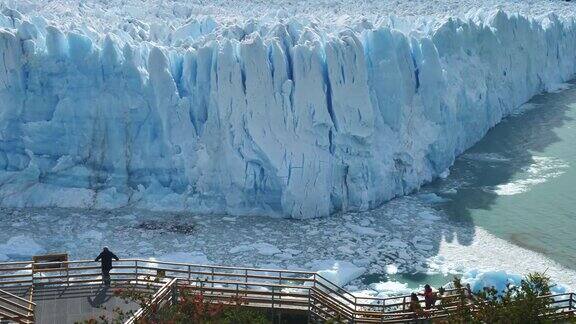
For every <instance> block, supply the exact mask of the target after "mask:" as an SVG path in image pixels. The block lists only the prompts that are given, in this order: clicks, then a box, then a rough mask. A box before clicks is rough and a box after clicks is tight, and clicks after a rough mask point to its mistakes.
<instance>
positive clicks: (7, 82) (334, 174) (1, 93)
mask: <svg viewBox="0 0 576 324" xmlns="http://www.w3.org/2000/svg"><path fill="white" fill-rule="evenodd" d="M30 3H32V2H27V4H30ZM24 7H25V6H24ZM0 26H1V27H2V29H0V53H2V55H0V67H2V68H0V103H1V105H2V107H1V108H2V109H1V110H0V130H1V132H0V203H1V204H2V205H4V206H15V207H24V206H60V207H82V208H105V209H106V208H115V207H121V206H130V207H137V208H144V209H157V210H187V211H192V212H198V213H228V214H238V215H239V214H274V215H282V216H289V217H294V218H308V217H317V216H325V215H328V214H330V213H334V212H339V211H362V210H367V209H370V208H374V207H376V206H378V205H380V204H382V203H383V202H385V201H387V200H389V199H391V198H393V197H396V196H399V195H403V194H406V193H409V192H412V191H413V190H415V189H417V188H419V186H421V185H422V184H423V183H425V182H427V181H430V180H432V179H433V178H434V177H436V176H438V175H440V174H442V173H444V172H445V171H446V169H447V168H448V167H449V166H450V165H451V164H452V163H453V161H454V159H455V157H456V156H457V155H459V154H460V153H462V152H463V151H464V150H465V149H467V148H468V147H470V146H471V145H472V144H474V143H475V142H476V141H478V140H479V139H480V138H482V137H483V135H484V134H485V133H486V132H487V130H488V129H489V128H490V127H492V126H494V125H495V124H496V123H498V122H499V121H500V120H501V119H502V118H503V117H504V116H507V115H508V114H510V113H512V112H513V111H514V110H515V108H517V107H518V106H520V105H521V104H522V103H524V102H526V101H527V100H528V99H529V98H531V97H532V96H533V95H535V94H537V93H540V92H542V91H546V90H551V89H553V88H554V87H556V86H557V85H558V84H559V83H561V82H563V81H566V80H568V79H569V78H571V77H572V76H573V74H574V72H576V22H574V20H573V19H567V18H565V17H564V18H562V19H561V18H560V17H558V16H556V15H554V14H551V15H548V16H545V17H542V18H540V19H538V20H536V19H532V18H526V17H524V16H521V15H508V14H506V13H504V12H503V11H494V12H492V13H489V14H488V13H482V15H477V16H475V18H474V19H470V20H460V19H448V20H446V21H445V22H443V23H442V24H440V25H438V26H437V27H435V28H434V29H431V30H429V31H427V32H425V31H422V30H419V31H414V32H400V31H399V30H397V29H394V28H392V27H391V26H390V25H387V24H381V25H373V24H371V23H368V22H365V23H363V24H361V25H359V26H356V27H355V28H354V29H346V28H342V29H341V30H340V31H338V32H330V31H329V30H327V29H326V28H325V27H320V26H316V24H315V23H313V22H310V23H306V22H299V21H295V20H290V21H288V20H286V21H284V20H277V21H276V22H274V23H271V22H268V23H258V22H254V21H245V22H239V23H237V24H229V23H227V24H222V25H220V24H219V22H218V21H217V20H214V19H211V18H206V17H204V18H202V19H200V20H194V21H190V22H189V23H188V24H185V25H183V26H181V27H180V28H178V29H174V30H170V29H163V27H162V26H161V25H157V24H151V25H148V24H145V23H143V22H141V21H139V20H130V19H128V20H127V21H126V22H125V23H124V25H122V26H123V28H124V29H122V30H120V29H110V30H108V31H97V30H95V29H94V28H91V27H90V26H89V25H86V24H85V23H84V24H78V25H77V26H71V25H66V26H64V25H63V26H60V27H57V26H55V25H54V24H53V23H51V21H50V20H48V19H45V18H42V17H40V16H34V15H32V16H30V17H29V16H26V15H23V14H21V13H20V12H18V11H16V10H12V9H8V7H4V8H3V9H2V15H0ZM100 28H102V27H100Z"/></svg>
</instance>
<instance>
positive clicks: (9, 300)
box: [0, 289, 36, 323]
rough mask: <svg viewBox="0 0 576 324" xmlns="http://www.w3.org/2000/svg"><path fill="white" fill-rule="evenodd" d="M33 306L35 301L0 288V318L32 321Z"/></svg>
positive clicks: (13, 320)
mask: <svg viewBox="0 0 576 324" xmlns="http://www.w3.org/2000/svg"><path fill="white" fill-rule="evenodd" d="M35 307H36V304H35V303H33V302H31V301H29V300H27V299H24V298H22V297H20V296H16V295H14V294H12V293H10V292H7V291H4V290H2V289H0V320H9V321H12V322H16V323H34V308H35Z"/></svg>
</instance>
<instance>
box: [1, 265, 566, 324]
mask: <svg viewBox="0 0 576 324" xmlns="http://www.w3.org/2000/svg"><path fill="white" fill-rule="evenodd" d="M54 263H57V264H60V265H62V264H64V265H66V268H65V269H63V268H59V269H46V270H47V271H45V272H44V273H43V276H42V277H39V276H36V275H35V274H34V273H33V272H32V271H31V270H32V262H8V263H0V274H2V275H0V287H3V286H6V287H7V286H10V287H13V286H15V285H23V284H32V285H62V284H66V285H81V284H86V283H88V284H90V283H94V282H99V281H100V280H101V273H100V272H99V271H96V270H99V269H100V266H99V264H98V263H96V262H94V261H92V260H76V261H58V262H42V263H36V264H37V265H50V264H54ZM114 265H115V268H114V270H113V272H112V275H113V281H115V282H126V283H129V284H133V283H138V282H140V283H151V282H154V280H155V279H150V278H157V277H158V275H161V276H163V277H165V278H166V279H168V280H169V281H168V282H167V283H165V284H164V285H162V286H161V288H160V289H159V290H158V291H157V292H156V293H155V294H154V295H153V298H152V301H151V302H152V303H160V304H161V303H164V302H165V301H166V298H168V297H169V294H168V292H167V291H169V289H174V287H175V286H177V285H181V286H182V287H184V288H186V289H192V290H201V291H204V292H206V293H208V295H207V297H208V298H212V299H214V300H220V301H222V300H226V299H230V298H233V297H234V294H236V297H237V296H238V294H242V295H245V296H247V300H248V301H250V302H254V304H258V305H263V304H267V305H270V306H271V307H279V305H284V307H288V306H292V307H294V306H298V307H301V306H308V307H309V309H313V308H314V307H310V301H311V300H312V299H313V300H316V301H318V302H319V303H321V304H323V305H324V307H327V309H329V310H330V312H332V313H334V312H337V313H341V314H342V315H345V316H346V317H351V318H352V319H354V320H355V319H359V320H360V319H361V320H362V321H363V322H374V321H376V322H378V321H379V320H382V321H383V322H387V320H386V318H391V319H392V320H393V321H399V320H400V319H401V318H404V317H406V316H408V317H410V316H413V313H410V312H406V309H408V306H409V304H410V303H409V301H408V300H409V296H408V295H406V296H394V297H387V298H379V297H358V296H355V295H353V294H351V293H350V292H348V291H346V290H345V289H343V288H342V287H340V286H338V285H336V284H334V283H333V282H331V281H330V280H328V279H326V278H325V277H323V276H322V275H320V274H318V273H314V272H308V271H291V270H277V269H257V268H241V267H228V266H212V265H199V264H187V263H177V262H166V261H155V260H146V259H123V260H120V261H116V262H115V263H114ZM22 272H25V273H22ZM22 278H29V279H28V280H19V279H22ZM168 284H171V285H168ZM195 284H199V286H196V285H195ZM169 287H172V288H169ZM256 288H264V289H265V290H262V291H259V290H258V289H256ZM167 289H168V290H167ZM456 291H457V290H456V289H452V290H447V291H446V292H447V293H453V292H456ZM312 292H313V293H314V294H315V296H312V297H313V298H311V297H310V294H312ZM453 297H454V295H452V296H449V297H448V298H453ZM543 298H553V299H554V301H553V303H552V304H553V305H557V306H558V308H557V309H558V310H561V311H567V312H576V296H575V295H574V294H573V293H566V294H555V295H550V296H546V297H543ZM26 302H28V301H27V300H26ZM34 306H35V305H31V307H34ZM15 307H16V306H15ZM446 307H448V308H450V307H452V306H450V305H446ZM318 311H319V312H320V310H318ZM145 312H146V310H142V311H141V312H140V313H139V314H143V315H142V316H144V315H145ZM322 312H324V315H326V313H325V311H322ZM435 316H445V315H442V314H441V313H440V312H435ZM375 319H377V320H375Z"/></svg>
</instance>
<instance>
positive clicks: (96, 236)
mask: <svg viewBox="0 0 576 324" xmlns="http://www.w3.org/2000/svg"><path fill="white" fill-rule="evenodd" d="M78 237H79V238H81V239H87V240H91V241H92V240H96V241H100V240H102V238H103V237H104V235H103V234H102V233H101V232H98V231H96V230H88V231H86V232H82V233H80V235H78Z"/></svg>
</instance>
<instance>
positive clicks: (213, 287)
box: [211, 267, 214, 288]
mask: <svg viewBox="0 0 576 324" xmlns="http://www.w3.org/2000/svg"><path fill="white" fill-rule="evenodd" d="M211 269H212V271H211V272H212V288H214V267H212V268H211Z"/></svg>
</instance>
